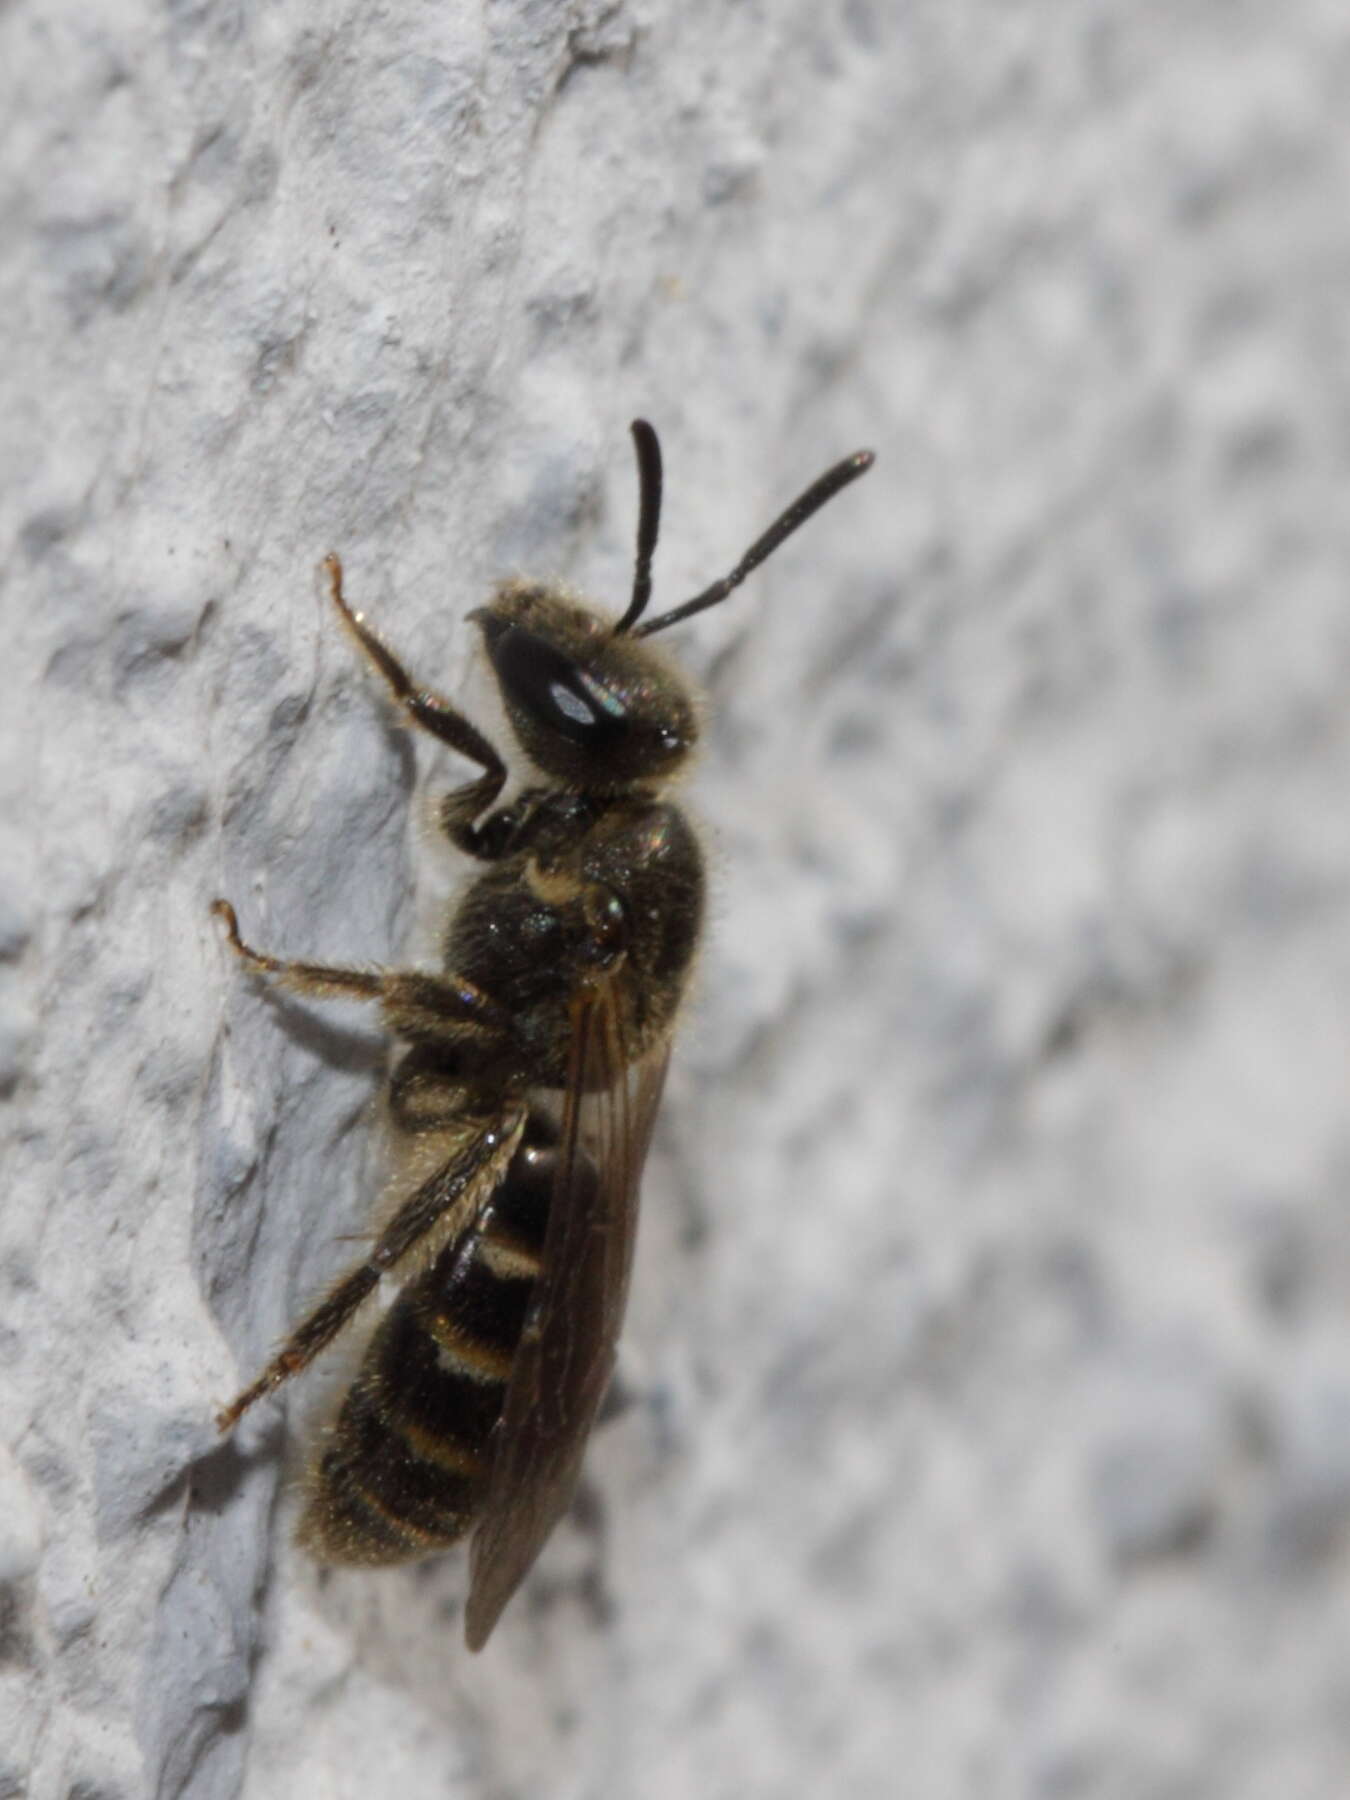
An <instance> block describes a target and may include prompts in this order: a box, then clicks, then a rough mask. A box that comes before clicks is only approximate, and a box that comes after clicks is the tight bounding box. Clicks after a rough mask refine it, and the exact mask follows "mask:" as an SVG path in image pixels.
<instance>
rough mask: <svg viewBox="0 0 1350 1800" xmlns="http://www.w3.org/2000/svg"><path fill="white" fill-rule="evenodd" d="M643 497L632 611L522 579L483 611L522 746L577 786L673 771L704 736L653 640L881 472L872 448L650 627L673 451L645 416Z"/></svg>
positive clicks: (640, 459) (637, 436) (617, 784)
mask: <svg viewBox="0 0 1350 1800" xmlns="http://www.w3.org/2000/svg"><path fill="white" fill-rule="evenodd" d="M633 445H634V448H635V449H636V451H637V463H638V486H639V492H640V499H639V506H638V530H637V564H636V568H635V570H634V574H633V597H632V600H631V601H630V603H629V606H628V610H627V612H625V613H624V615H623V617H622V618H621V619H619V620H618V621H617V622H616V623H610V622H609V621H608V620H606V619H602V618H600V617H599V616H598V615H597V614H595V613H593V612H591V611H589V610H588V609H587V608H586V607H584V606H579V605H578V604H577V603H576V602H575V601H573V600H569V599H568V598H567V597H566V596H565V595H564V594H562V593H559V592H558V591H557V590H555V589H552V588H546V587H538V586H532V585H531V584H530V583H528V582H510V583H508V584H507V585H506V586H505V587H503V588H500V589H499V590H498V592H497V594H496V597H495V598H494V599H493V600H492V601H490V602H489V604H488V605H487V606H484V607H482V608H480V609H479V611H478V612H476V613H474V614H473V615H472V616H473V617H474V618H475V619H477V620H478V622H479V624H480V625H481V626H482V628H483V636H484V638H485V639H486V641H487V650H488V655H489V656H490V657H491V659H492V667H493V670H494V672H495V673H496V676H497V685H498V686H499V687H500V688H501V691H502V698H503V700H504V701H505V702H506V710H507V712H508V714H509V715H510V719H511V724H512V726H513V727H514V729H515V733H516V736H517V737H518V738H519V740H520V744H521V748H522V749H523V750H524V751H525V753H526V755H527V756H529V757H530V758H531V759H532V760H533V761H534V762H535V763H536V764H537V765H538V766H539V768H540V769H542V770H543V771H544V772H545V773H546V774H548V775H552V776H553V777H554V779H555V780H559V781H562V782H564V783H565V784H566V785H567V786H569V787H582V788H598V789H601V790H604V789H606V788H621V787H627V786H629V785H630V784H631V783H633V782H643V781H657V780H661V779H662V778H664V777H665V776H667V775H670V774H672V773H673V772H674V771H675V770H676V769H677V768H678V767H679V765H680V764H681V763H682V762H683V761H684V759H685V757H686V756H688V754H689V752H690V750H691V749H692V748H693V746H694V742H695V740H696V738H697V736H698V726H697V721H696V719H695V715H694V705H693V701H692V700H691V699H690V697H689V693H688V690H687V689H686V688H685V686H684V683H683V682H682V681H681V680H680V678H679V676H678V675H677V674H676V673H675V672H674V671H673V670H672V669H670V668H669V667H668V666H667V665H666V664H665V663H664V662H662V661H661V660H660V658H659V657H658V656H657V655H656V653H655V652H653V651H652V650H649V649H648V648H647V646H646V644H645V643H643V642H642V641H641V640H643V639H645V638H648V637H650V636H651V635H652V634H653V632H657V631H664V630H665V628H666V626H667V625H675V624H677V623H678V622H679V621H680V620H681V619H688V618H691V617H692V616H693V615H694V614H695V613H699V612H703V611H704V610H705V609H706V608H707V607H709V606H716V605H717V604H718V602H719V601H722V600H725V599H726V597H727V595H728V594H730V593H733V592H734V591H735V589H737V588H738V587H739V586H740V585H741V583H742V582H743V581H744V580H745V578H746V576H747V575H748V574H749V573H750V572H751V570H752V569H757V568H758V567H759V565H760V564H761V563H762V562H763V561H764V559H765V557H766V556H769V555H771V554H772V553H773V551H775V550H776V549H777V548H778V546H779V545H780V544H781V543H782V542H783V539H784V538H786V537H790V536H791V534H792V533H793V532H794V531H796V529H797V527H798V526H799V525H803V524H805V522H806V521H807V519H809V518H810V517H811V515H812V513H814V512H815V511H816V510H817V509H818V508H819V507H822V506H824V504H825V502H826V501H827V500H829V499H832V498H833V496H834V495H835V494H837V493H838V492H839V490H840V488H843V487H847V485H848V484H849V482H850V481H854V480H856V479H857V477H858V476H859V475H861V474H863V473H864V472H865V471H866V470H867V469H870V468H871V466H872V453H871V451H870V450H860V451H858V452H857V454H856V455H854V456H849V457H845V459H844V461H843V462H841V463H836V464H835V466H834V467H833V468H832V469H827V470H826V472H825V473H824V474H823V475H822V476H821V477H820V478H819V480H817V481H814V482H813V483H812V484H811V486H810V487H809V488H807V490H806V492H805V493H804V494H802V495H801V496H800V497H799V498H798V499H797V500H795V501H794V502H793V504H792V505H791V506H790V507H788V509H787V511H786V512H785V513H783V514H782V515H781V516H780V517H779V518H778V519H777V520H775V522H774V523H773V524H772V525H771V526H770V527H769V529H768V530H767V531H766V532H765V533H764V534H763V536H762V537H759V538H756V540H755V542H754V543H753V544H752V545H751V546H750V548H749V549H748V550H747V551H746V553H745V555H744V556H743V557H742V558H741V560H740V561H739V562H738V563H737V564H736V567H735V568H734V569H733V570H732V571H731V573H730V574H729V575H724V576H723V577H722V579H721V580H720V581H715V582H714V583H713V584H712V586H711V587H709V588H705V589H704V590H703V592H702V593H701V594H696V595H695V596H694V598H693V599H692V600H686V601H685V603H684V605H683V606H677V607H675V608H674V610H673V611H671V612H667V613H662V614H661V616H660V617H659V618H656V619H647V620H643V621H642V623H639V620H642V614H643V613H644V611H645V610H646V606H647V601H648V599H649V598H650V596H651V591H652V556H653V553H654V552H655V549H656V534H657V527H658V525H659V524H660V520H661V447H660V445H659V444H658V442H657V438H656V433H655V432H654V431H653V430H652V428H651V426H650V425H649V424H648V423H647V421H646V420H645V419H635V420H634V421H633Z"/></svg>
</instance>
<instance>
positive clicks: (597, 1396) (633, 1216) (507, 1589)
mask: <svg viewBox="0 0 1350 1800" xmlns="http://www.w3.org/2000/svg"><path fill="white" fill-rule="evenodd" d="M668 1057H669V1042H668V1040H664V1039H663V1040H662V1041H661V1042H660V1043H659V1044H658V1045H657V1046H655V1048H654V1049H652V1050H651V1051H649V1052H648V1053H647V1054H646V1055H645V1056H644V1057H643V1058H642V1059H641V1060H640V1061H639V1062H637V1063H635V1064H633V1065H632V1066H631V1067H630V1066H629V1061H628V1058H627V1056H626V1055H625V1053H624V1045H623V1040H622V1029H621V1025H620V1020H619V1016H618V1011H617V1008H616V1007H615V1006H614V1004H613V1000H612V997H611V990H610V988H609V987H608V986H606V987H604V988H600V989H598V990H596V991H594V992H593V993H588V994H587V995H586V996H584V997H582V998H579V999H578V1001H577V1003H576V1005H575V1007H574V1009H573V1029H572V1045H571V1055H570V1062H569V1067H568V1081H567V1090H566V1093H565V1096H564V1101H563V1118H562V1135H561V1142H560V1145H559V1152H558V1171H557V1179H556V1181H555V1184H554V1189H553V1197H552V1202H551V1206H550V1211H549V1221H548V1230H547V1233H546V1235H545V1239H544V1253H543V1260H542V1263H541V1265H540V1270H539V1275H538V1278H537V1280H536V1283H535V1291H534V1298H533V1301H532V1303H531V1307H530V1314H529V1318H528V1319H527V1320H526V1324H525V1330H524V1332H523V1334H522V1336H521V1340H520V1348H519V1350H518V1351H517V1352H516V1358H515V1363H514V1365H513V1367H512V1371H511V1380H510V1384H509V1386H508V1388H507V1391H506V1398H505V1401H504V1403H503V1408H502V1418H501V1423H500V1425H499V1426H498V1429H497V1437H496V1447H495V1451H494V1456H493V1464H492V1473H491V1476H490V1477H489V1481H488V1492H487V1496H486V1499H485V1503H484V1511H483V1522H482V1524H481V1525H480V1526H479V1527H478V1530H477V1532H476V1533H475V1534H474V1539H473V1549H472V1552H471V1557H470V1568H471V1576H472V1578H471V1583H470V1589H469V1603H468V1608H467V1611H466V1615H465V1626H464V1632H465V1637H466V1638H467V1640H468V1644H469V1648H470V1649H471V1650H480V1649H481V1648H482V1647H483V1645H484V1644H485V1643H486V1642H487V1640H488V1637H489V1635H490V1634H491V1632H492V1629H493V1627H494V1626H495V1625H496V1623H497V1620H498V1618H499V1617H500V1615H501V1611H502V1608H503V1607H504V1606H505V1605H506V1603H507V1601H508V1600H509V1599H510V1598H511V1596H512V1594H513V1593H514V1592H515V1591H516V1588H517V1587H518V1586H519V1584H520V1582H521V1580H522V1579H523V1577H524V1576H525V1574H526V1572H527V1570H528V1569H529V1567H530V1565H531V1564H532V1563H533V1561H534V1559H535V1557H536V1556H537V1555H538V1554H539V1551H540V1549H541V1547H542V1546H543V1543H544V1540H545V1539H546V1538H547V1537H548V1535H549V1533H550V1532H551V1531H552V1529H553V1527H554V1526H555V1525H556V1524H557V1522H558V1520H559V1519H560V1518H561V1516H562V1514H563V1513H564V1512H565V1511H566V1510H567V1507H568V1505H569V1503H570V1501H571V1499H572V1493H573V1490H574V1488H575V1487H576V1482H577V1476H578V1474H579V1473H580V1469H581V1458H582V1452H583V1451H584V1450H585V1447H586V1440H587V1438H588V1437H589V1435H590V1430H591V1426H592V1424H593V1423H594V1421H595V1415H596V1412H597V1410H598V1409H599V1406H600V1402H601V1401H602V1400H603V1399H604V1396H605V1389H606V1388H607V1387H608V1386H609V1379H610V1375H611V1373H612V1371H613V1368H614V1350H615V1344H616V1343H617V1341H618V1336H619V1329H620V1326H621V1325H622V1323H623V1312H624V1304H625V1301H626V1299H627V1295H628V1272H629V1269H630V1267H631V1265H632V1259H633V1240H634V1236H635V1233H636V1227H637V1201H638V1183H639V1181H640V1179H641V1175H642V1165H643V1162H644V1161H645V1160H646V1156H647V1147H648V1145H649V1144H650V1142H651V1134H652V1126H653V1123H654V1122H655V1118H656V1109H657V1106H658V1104H659V1102H660V1098H661V1088H662V1085H663V1084H664V1081H665V1074H666V1063H667V1060H668Z"/></svg>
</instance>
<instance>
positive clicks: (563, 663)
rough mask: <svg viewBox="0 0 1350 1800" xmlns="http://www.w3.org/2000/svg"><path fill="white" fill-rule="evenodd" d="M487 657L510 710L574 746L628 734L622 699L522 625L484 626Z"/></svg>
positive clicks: (609, 740) (626, 713)
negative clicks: (512, 709) (525, 715)
mask: <svg viewBox="0 0 1350 1800" xmlns="http://www.w3.org/2000/svg"><path fill="white" fill-rule="evenodd" d="M484 631H485V635H486V639H487V651H488V655H489V656H490V657H491V658H492V666H493V668H494V670H495V671H496V674H497V680H498V681H499V682H500V683H501V688H502V693H503V695H504V697H505V698H506V700H507V701H508V703H509V704H511V705H513V706H518V707H519V708H520V709H521V710H522V711H523V712H526V713H528V714H529V715H530V717H531V718H532V719H534V720H536V721H537V722H538V723H539V724H540V725H544V726H547V727H548V729H549V730H550V731H554V732H556V733H557V734H558V736H559V737H562V738H566V739H567V740H568V742H569V743H573V744H587V745H595V744H604V743H610V742H612V741H613V740H614V739H615V738H618V737H621V736H622V735H623V733H624V732H625V731H626V730H627V728H628V723H629V719H628V709H627V707H626V706H625V705H624V703H623V700H622V699H621V698H620V696H619V695H618V694H615V693H614V692H613V691H612V690H611V689H609V688H607V687H606V686H605V685H604V683H603V682H600V681H597V680H596V679H595V677H594V676H593V675H591V674H590V673H589V671H588V670H586V669H584V668H582V666H581V665H580V663H576V662H573V660H572V659H571V657H570V656H565V655H564V654H563V653H562V651H561V650H555V649H554V647H553V645H552V644H549V643H546V642H545V641H544V640H543V638H539V637H536V636H535V635H534V633H533V632H531V631H526V630H525V629H524V628H523V627H522V626H519V625H507V626H505V627H504V628H500V629H498V630H497V631H493V630H491V629H489V627H488V625H487V624H486V622H485V624H484Z"/></svg>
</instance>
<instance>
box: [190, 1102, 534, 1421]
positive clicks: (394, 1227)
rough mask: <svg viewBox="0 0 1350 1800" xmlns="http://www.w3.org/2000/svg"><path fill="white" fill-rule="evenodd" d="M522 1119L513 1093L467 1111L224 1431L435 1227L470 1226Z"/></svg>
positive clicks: (231, 1411)
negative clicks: (453, 1137)
mask: <svg viewBox="0 0 1350 1800" xmlns="http://www.w3.org/2000/svg"><path fill="white" fill-rule="evenodd" d="M525 1119H526V1109H525V1106H524V1105H523V1103H520V1102H518V1101H515V1100H513V1099H512V1100H508V1101H507V1102H506V1104H504V1105H502V1104H498V1105H497V1107H496V1109H495V1110H493V1109H491V1108H488V1107H486V1106H485V1107H484V1108H483V1109H482V1111H481V1113H480V1114H479V1116H477V1117H474V1116H468V1117H465V1119H464V1120H463V1129H464V1135H463V1138H462V1140H461V1142H460V1145H459V1148H458V1149H457V1151H456V1152H455V1153H454V1154H453V1155H452V1156H451V1157H450V1159H449V1161H447V1162H446V1163H445V1164H444V1165H443V1166H442V1167H441V1168H439V1169H437V1170H436V1172H435V1173H434V1174H433V1175H430V1176H428V1177H427V1179H426V1180H425V1181H423V1182H422V1183H421V1185H420V1186H419V1187H417V1188H416V1189H415V1190H414V1191H413V1193H412V1194H411V1195H410V1196H409V1197H408V1199H406V1200H405V1201H404V1202H403V1204H402V1206H400V1207H399V1209H398V1211H397V1212H396V1213H395V1214H394V1216H393V1218H392V1219H390V1221H389V1223H388V1224H387V1225H386V1226H385V1227H384V1229H383V1230H382V1231H381V1232H380V1234H379V1236H378V1237H377V1238H376V1239H375V1242H374V1243H373V1244H372V1246H371V1248H370V1253H369V1255H368V1256H366V1257H365V1258H364V1259H363V1260H362V1261H361V1262H359V1263H357V1264H356V1266H355V1267H354V1268H351V1269H349V1270H348V1271H347V1273H346V1274H345V1275H343V1276H341V1277H340V1278H339V1280H338V1281H336V1282H335V1283H334V1284H333V1286H332V1287H331V1288H330V1289H329V1291H328V1293H327V1294H326V1295H325V1297H324V1298H323V1299H322V1300H321V1301H320V1302H319V1304H318V1305H317V1306H316V1307H314V1308H313V1310H312V1311H311V1312H309V1313H308V1314H307V1315H306V1317H305V1318H303V1319H302V1320H301V1321H300V1323H299V1325H297V1326H296V1328H295V1330H294V1331H293V1332H292V1333H291V1335H290V1337H289V1338H287V1340H286V1342H285V1343H284V1344H283V1345H282V1347H281V1349H280V1350H279V1351H278V1352H277V1354H276V1355H275V1356H274V1357H273V1358H272V1360H271V1362H269V1363H268V1365H267V1367H266V1368H265V1369H264V1370H263V1371H262V1373H261V1374H260V1375H259V1376H258V1378H257V1379H256V1380H255V1381H253V1382H250V1384H249V1385H248V1387H246V1388H245V1389H244V1390H243V1392H242V1393H241V1394H239V1395H238V1396H237V1397H236V1398H235V1399H234V1400H232V1401H231V1402H230V1404H229V1405H228V1406H227V1407H225V1408H224V1409H223V1410H222V1411H221V1412H220V1413H219V1414H218V1415H217V1418H216V1423H217V1424H218V1425H219V1427H220V1429H221V1430H222V1431H230V1430H232V1429H233V1428H234V1426H235V1425H237V1424H238V1422H239V1420H240V1419H241V1418H242V1417H243V1415H244V1413H246V1412H247V1411H248V1409H249V1407H250V1406H252V1405H253V1403H254V1402H255V1401H256V1400H261V1399H262V1398H263V1396H264V1395H265V1394H270V1393H272V1392H273V1391H274V1390H275V1389H276V1388H279V1387H280V1386H281V1384H282V1383H283V1382H284V1381H289V1380H290V1378H291V1376H292V1375H298V1374H299V1372H300V1371H301V1369H303V1368H305V1367H306V1366H307V1365H308V1364H309V1363H311V1362H313V1360H314V1358H315V1357H316V1356H318V1355H319V1353H320V1352H321V1351H323V1350H326V1349H327V1348H328V1346H329V1344H331V1343H332V1341H333V1339H334V1338H335V1337H337V1335H338V1333H339V1332H340V1331H342V1330H343V1328H344V1327H345V1326H346V1325H347V1324H348V1322H349V1321H350V1320H351V1318H352V1316H353V1314H354V1313H355V1312H356V1311H357V1309H358V1308H359V1307H360V1305H361V1303H362V1302H363V1301H364V1300H366V1299H368V1298H369V1296H370V1295H371V1294H372V1293H373V1292H374V1290H375V1288H376V1287H377V1286H378V1284H379V1280H380V1277H381V1275H383V1274H385V1273H386V1271H388V1270H390V1269H392V1268H394V1267H395V1265H396V1264H397V1263H399V1262H400V1261H401V1260H402V1258H403V1257H405V1256H406V1255H407V1254H408V1252H409V1251H410V1250H412V1249H413V1248H414V1247H415V1246H416V1245H417V1244H419V1243H421V1242H422V1241H423V1239H425V1238H426V1237H427V1235H428V1234H429V1233H430V1232H432V1231H434V1230H435V1229H436V1227H437V1226H439V1225H442V1224H443V1223H445V1222H446V1221H447V1220H449V1219H451V1218H452V1217H454V1215H456V1214H457V1215H458V1216H457V1217H455V1218H454V1226H453V1230H452V1235H458V1234H459V1233H461V1232H463V1231H466V1230H468V1229H469V1227H470V1225H471V1224H472V1223H473V1220H474V1218H475V1216H476V1214H477V1212H478V1210H479V1208H480V1207H481V1205H482V1204H483V1202H484V1201H485V1200H486V1198H487V1197H488V1196H489V1195H490V1194H491V1193H492V1192H493V1191H494V1189H495V1188H496V1187H497V1185H498V1184H499V1182H500V1181H501V1178H502V1175H503V1173H504V1172H505V1170H506V1167H507V1164H508V1163H509V1162H510V1160H511V1158H512V1156H514V1154H515V1151H516V1146H517V1144H518V1143H519V1141H520V1134H521V1132H522V1131H523V1130H524V1128H525Z"/></svg>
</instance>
